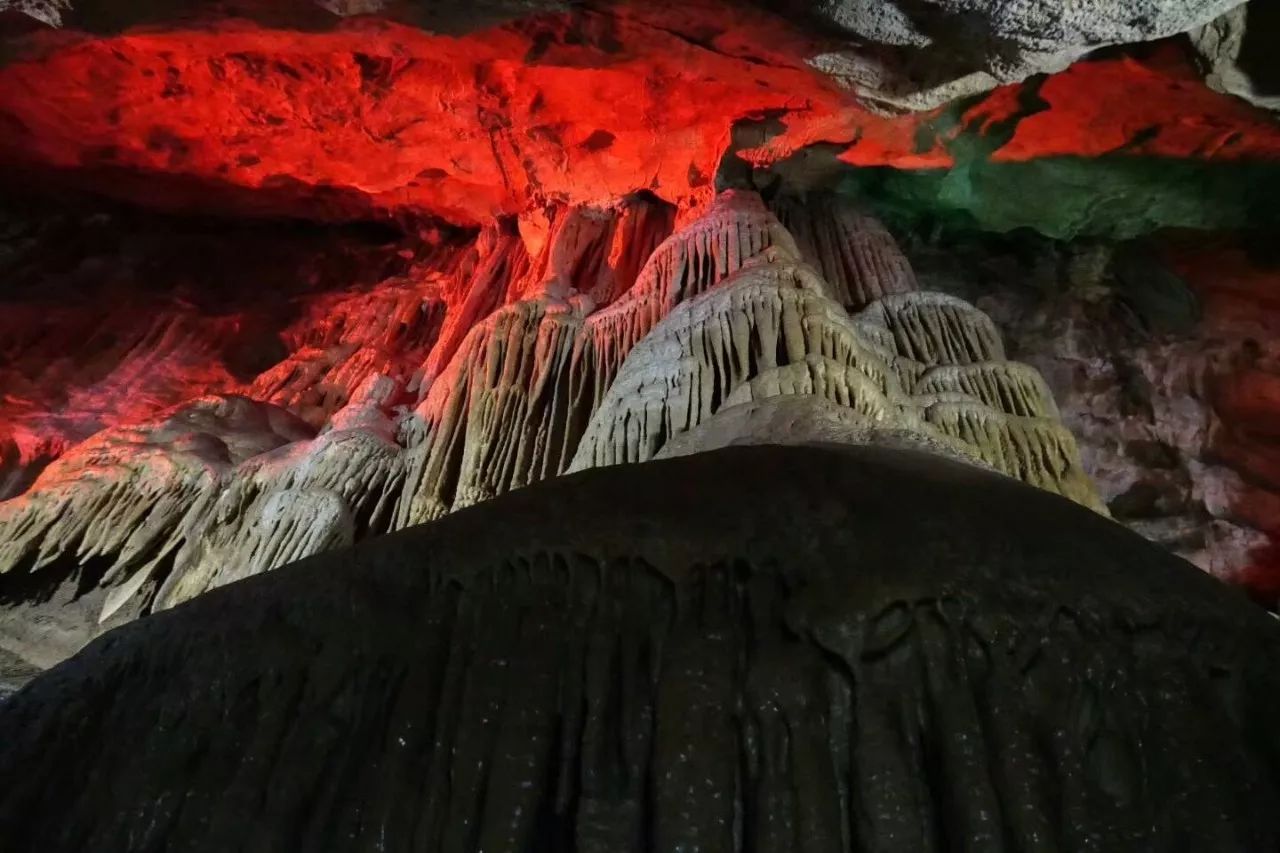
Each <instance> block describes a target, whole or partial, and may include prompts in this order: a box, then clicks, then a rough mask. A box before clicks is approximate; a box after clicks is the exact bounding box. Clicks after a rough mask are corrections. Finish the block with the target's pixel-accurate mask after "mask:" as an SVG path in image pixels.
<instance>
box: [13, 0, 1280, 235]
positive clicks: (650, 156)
mask: <svg viewBox="0 0 1280 853" xmlns="http://www.w3.org/2000/svg"><path fill="white" fill-rule="evenodd" d="M801 5H802V6H803V8H799V7H797V5H796V4H780V3H773V4H770V3H729V2H721V0H697V2H689V3H666V2H657V3H639V2H617V3H604V2H599V3H541V2H526V3H517V2H494V3H485V2H481V3H452V2H447V3H409V2H400V3H396V2H374V0H370V2H339V1H338V0H334V2H314V3H312V2H303V0H293V2H287V3H265V2H224V3H211V2H197V1H196V0H190V1H189V2H176V0H173V1H172V2H166V0H155V2H150V3H139V2H132V3H123V4H119V3H112V4H107V3H101V2H64V0H43V1H42V0H5V2H0V15H3V21H4V22H5V24H4V25H3V29H0V32H3V33H4V34H5V37H4V40H3V49H2V54H0V55H3V57H4V59H3V65H2V66H0V128H3V133H0V166H3V167H4V170H5V172H6V173H7V174H8V175H10V176H14V175H19V176H21V177H22V178H24V179H26V180H29V181H30V180H34V181H37V182H39V183H40V184H41V185H54V184H60V183H62V184H68V183H69V184H73V185H74V186H76V187H78V188H89V189H92V190H94V191H97V192H101V193H105V194H109V195H112V196H116V197H119V198H124V199H128V200H130V201H134V202H140V203H143V204H145V205H149V206H155V207H162V208H167V209H176V210H191V209H199V210H201V211H203V212H208V211H215V210H216V211H222V212H226V213H233V214H237V215H240V214H256V215H274V216H281V215H283V216H293V217H300V218H305V219H312V220H360V219H381V220H390V221H404V220H405V219H412V218H420V217H424V216H434V217H440V218H443V219H445V220H447V221H449V222H452V223H455V224H462V225H479V224H483V223H485V222H487V221H488V220H489V219H490V218H491V217H493V216H494V215H498V214H520V213H525V212H527V211H530V210H533V209H536V208H539V207H545V206H547V205H550V204H557V203H595V204H599V203H607V202H609V201H611V200H612V199H615V198H617V197H619V196H621V195H623V194H626V193H628V192H632V191H636V190H648V191H651V192H653V193H655V194H656V195H658V196H659V197H660V198H662V199H664V200H665V201H668V202H670V203H672V204H674V205H676V207H677V209H678V210H679V211H680V215H681V218H682V219H683V218H686V217H687V216H689V215H691V214H696V212H697V210H698V208H699V207H700V206H703V205H705V204H706V203H707V202H708V200H709V199H710V198H711V197H712V196H713V195H714V192H715V190H716V189H717V184H722V185H723V184H726V183H729V184H733V183H741V182H742V181H744V180H747V181H754V182H755V183H757V184H758V185H761V186H768V185H769V184H770V183H771V182H776V181H778V180H782V181H784V182H785V183H787V184H791V185H800V184H820V185H824V186H831V185H836V184H840V183H842V182H843V183H847V184H849V185H850V186H849V189H850V190H851V191H857V192H860V193H862V194H864V195H869V196H872V197H876V198H882V199H884V200H885V202H886V203H888V204H890V205H895V206H897V207H900V208H905V209H907V210H913V209H922V208H927V209H930V210H933V211H942V212H944V213H946V214H948V215H952V216H954V217H956V218H959V219H961V220H964V221H967V222H972V223H973V224H976V225H977V226H978V227H981V228H985V229H991V230H1007V229H1010V228H1016V227H1019V226H1031V227H1034V228H1038V229H1039V230H1041V231H1044V232H1045V233H1051V234H1059V235H1066V236H1071V235H1075V234H1081V233H1084V234H1088V233H1098V234H1115V233H1141V232H1143V231H1146V230H1150V229H1152V228H1155V227H1160V226H1162V225H1181V226H1192V227H1203V226H1208V227H1214V226H1219V225H1225V226H1228V227H1238V226H1240V225H1241V224H1244V223H1249V222H1251V221H1253V220H1256V219H1258V218H1266V217H1271V216H1274V215H1275V211H1274V206H1273V205H1269V204H1268V203H1267V199H1269V198H1270V197H1271V195H1272V193H1274V192H1275V191H1276V189H1277V179H1276V177H1275V175H1274V173H1273V172H1272V171H1271V168H1270V164H1271V163H1272V161H1274V159H1275V155H1276V153H1277V152H1278V151H1280V127H1277V125H1276V123H1275V122H1274V120H1273V118H1272V115H1271V114H1270V113H1269V112H1268V111H1267V110H1266V109H1265V104H1266V87H1267V85H1269V83H1268V80H1267V77H1266V74H1265V73H1263V72H1262V71H1257V70H1254V71H1253V74H1254V77H1253V78H1250V77H1249V76H1248V72H1247V71H1246V70H1245V68H1246V66H1245V65H1243V64H1242V63H1243V61H1244V60H1242V59H1240V56H1241V55H1244V54H1248V55H1249V56H1252V55H1254V54H1256V53H1257V52H1258V51H1257V48H1256V47H1253V48H1250V49H1249V51H1246V50H1245V48H1246V47H1248V44H1246V37H1245V36H1246V35H1248V33H1249V32H1250V31H1249V30H1248V29H1247V27H1246V24H1247V23H1248V22H1249V21H1248V16H1249V15H1251V14H1252V13H1250V12H1249V11H1248V10H1247V9H1243V8H1241V9H1236V10H1234V11H1233V10H1232V8H1231V7H1232V6H1233V4H1232V3H1230V2H1222V0H1214V2H1209V0H1179V1H1178V2H1172V0H1167V2H1154V1H1153V0H1144V2H1126V3H1110V2H1099V3H1084V4H1071V5H1069V6H1064V5H1063V4H1059V3H1056V2H1047V0H1046V2H1037V3H1025V4H1018V5H1017V6H1015V7H1009V6H1008V4H997V3H985V2H965V3H960V2H915V3H908V2H901V3H880V2H875V3H867V2H843V3H812V4H801ZM1255 5H1256V4H1255ZM1227 13H1230V15H1228V16H1227V17H1225V18H1224V17H1222V16H1223V15H1227ZM1252 17H1255V18H1256V17H1258V16H1256V15H1255V16H1252ZM1210 24H1212V26H1211V27H1208V28H1206V25H1210ZM1259 26H1261V24H1259ZM1188 33H1191V36H1188V35H1187V34H1188ZM1252 38H1253V39H1254V41H1256V39H1257V38H1258V37H1257V36H1256V35H1255V36H1252ZM1115 45H1127V46H1123V47H1115ZM1077 60H1078V61H1077ZM1237 60H1239V61H1237ZM851 63H852V64H851ZM1073 63H1074V64H1073ZM855 66H856V67H855ZM1249 67H1250V68H1252V66H1249ZM1255 78H1256V85H1254V86H1253V88H1252V89H1250V90H1249V92H1246V94H1251V95H1252V96H1253V97H1254V99H1255V100H1256V101H1257V102H1258V103H1260V104H1262V105H1263V106H1258V105H1256V104H1251V103H1249V102H1248V100H1246V99H1245V98H1241V97H1237V96H1235V95H1230V94H1226V93H1225V92H1224V91H1217V90H1215V88H1214V87H1216V88H1217V89H1218V90H1225V91H1236V92H1238V93H1239V92H1241V91H1243V90H1244V88H1247V86H1246V85H1245V84H1248V83H1249V81H1250V80H1251V79H1255ZM1241 81H1244V82H1243V83H1242V82H1241ZM1166 166H1168V168H1169V170H1172V171H1171V172H1169V173H1170V174H1176V180H1169V181H1162V180H1160V179H1159V178H1153V177H1152V172H1153V170H1155V171H1157V172H1159V173H1160V174H1162V175H1163V174H1165V173H1166V171H1167V170H1166V169H1165V167H1166ZM1011 186H1022V187H1027V186H1032V187H1036V188H1038V189H1039V190H1040V191H1041V192H1045V193H1056V197H1058V198H1060V199H1063V201H1064V203H1063V204H1060V205H1055V206H1054V207H1055V209H1046V207H1047V206H1046V207H1038V206H1036V205H1010V204H1008V203H1007V201H1006V199H1005V198H1003V197H1007V196H1008V195H1009V190H1010V187H1011ZM1063 190H1066V191H1068V192H1069V194H1074V195H1071V197H1066V198H1064V197H1063V195H1062V191H1063ZM1188 195H1190V196H1193V197H1194V198H1195V200H1196V204H1194V205H1189V204H1188V203H1187V202H1186V197H1187V196H1188ZM1097 199H1102V202H1101V203H1098V202H1097V201H1096V200H1097ZM1135 199H1137V201H1135ZM1193 208H1194V209H1193Z"/></svg>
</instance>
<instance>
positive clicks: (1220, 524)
mask: <svg viewBox="0 0 1280 853" xmlns="http://www.w3.org/2000/svg"><path fill="white" fill-rule="evenodd" d="M910 253H911V255H912V257H913V260H914V261H915V262H916V264H917V267H918V268H919V269H920V270H921V278H922V280H923V281H925V282H927V283H928V284H929V286H932V287H936V288H939V289H942V290H945V291H948V292H953V293H957V294H960V295H964V296H967V297H968V298H971V299H974V301H975V302H976V304H978V305H981V306H982V307H983V308H984V309H985V310H987V311H988V312H989V313H990V314H991V315H992V317H993V318H995V319H996V321H997V322H998V323H999V324H1000V326H1001V328H1003V329H1004V330H1005V331H1006V336H1007V337H1006V341H1007V343H1008V346H1009V349H1010V353H1011V354H1012V355H1014V356H1015V357H1017V358H1020V359H1022V360H1025V361H1027V362H1028V363H1030V364H1033V365H1035V366H1036V367H1037V368H1038V369H1039V371H1040V372H1041V374H1042V375H1043V376H1044V378H1045V379H1046V381H1047V382H1048V383H1049V386H1050V387H1051V388H1052V390H1053V394H1054V397H1055V399H1056V400H1057V401H1058V403H1059V405H1060V407H1061V409H1062V413H1063V419H1064V422H1065V423H1067V424H1068V425H1069V426H1070V428H1071V429H1072V431H1073V432H1074V433H1075V435H1076V436H1077V438H1078V439H1079V442H1080V447H1081V453H1082V457H1083V460H1084V466H1085V469H1086V470H1087V471H1088V472H1089V473H1090V475H1091V476H1092V477H1093V479H1094V482H1095V483H1097V485H1098V488H1099V491H1100V492H1101V494H1102V497H1103V499H1104V500H1105V501H1106V503H1107V505H1108V507H1109V508H1110V510H1111V514H1112V516H1113V517H1114V518H1115V519H1116V520H1118V521H1120V522H1122V523H1124V524H1126V525H1128V526H1129V527H1131V528H1132V529H1134V530H1137V531H1138V532H1139V533H1142V534H1143V535H1144V536H1147V537H1148V538H1150V539H1152V540H1153V541H1156V542H1159V543H1160V544H1162V545H1164V546H1165V547H1167V548H1169V549H1170V550H1173V551H1174V552H1176V553H1178V554H1181V555H1183V556H1185V557H1187V558H1188V559H1190V560H1192V561H1193V562H1195V563H1196V564H1197V565H1199V566H1201V567H1202V568H1204V569H1206V570H1208V571H1210V572H1212V573H1213V574H1215V575H1217V576H1219V577H1222V578H1224V579H1226V580H1230V581H1234V582H1238V583H1242V584H1244V585H1246V586H1247V587H1249V588H1250V589H1251V590H1252V591H1253V593H1254V594H1255V595H1256V596H1257V597H1258V598H1259V600H1260V601H1263V602H1264V603H1266V604H1267V605H1268V606H1273V607H1274V606H1275V605H1276V603H1277V601H1280V564H1278V563H1277V559H1276V557H1277V550H1276V542H1277V537H1278V536H1280V512H1278V511H1277V510H1280V504H1277V499H1276V498H1277V493H1278V492H1280V479H1278V478H1277V476H1276V475H1277V470H1278V469H1277V467H1276V465H1275V461H1274V460H1275V459H1276V458H1277V456H1276V454H1277V450H1278V447H1277V441H1276V438H1277V429H1276V424H1277V423H1280V407H1277V400H1278V399H1280V398H1278V397H1277V394H1276V391H1275V389H1276V385H1277V379H1276V377H1277V375H1278V374H1280V370H1278V369H1277V368H1278V366H1280V361H1278V360H1277V356H1278V351H1277V349H1276V343H1275V342H1276V340H1277V329H1280V302H1277V294H1278V293H1280V263H1277V260H1278V259H1277V257H1276V255H1275V253H1274V251H1273V250H1272V249H1271V248H1270V241H1269V240H1268V239H1267V238H1266V237H1265V236H1262V235H1257V236H1254V237H1249V236H1247V235H1244V236H1239V237H1217V238H1214V237H1209V236H1205V235H1197V234H1193V233H1183V234H1171V235H1167V236H1165V237H1162V238H1158V239H1147V240H1141V241H1135V242H1127V243H1119V244H1115V243H1107V242H1099V241H1083V242H1076V243H1055V242H1053V241H1048V240H1044V239H1042V238H1035V237H1032V236H1029V235H1022V236H1020V237H1012V238H994V237H986V238H982V237H979V236H977V235H972V234H971V235H968V236H967V237H962V238H957V239H954V240H951V239H944V240H943V242H942V243H941V244H938V243H933V244H931V243H929V242H928V241H924V240H919V241H915V242H913V243H912V246H911V251H910Z"/></svg>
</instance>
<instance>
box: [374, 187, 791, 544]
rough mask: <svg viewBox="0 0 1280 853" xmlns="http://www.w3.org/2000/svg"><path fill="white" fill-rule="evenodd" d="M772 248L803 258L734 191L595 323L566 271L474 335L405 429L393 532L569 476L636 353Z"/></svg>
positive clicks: (656, 257)
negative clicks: (689, 305) (683, 307)
mask: <svg viewBox="0 0 1280 853" xmlns="http://www.w3.org/2000/svg"><path fill="white" fill-rule="evenodd" d="M560 233H561V234H563V233H564V232H563V231H561V232H560ZM575 239H576V235H575ZM774 245H780V246H783V247H784V248H785V250H786V251H789V252H792V253H794V251H795V249H794V242H793V241H792V239H791V236H790V235H789V234H788V233H787V232H786V230H785V229H783V228H782V226H781V225H780V224H779V223H778V221H777V219H776V218H774V216H773V215H772V214H770V213H769V212H768V211H767V210H766V209H765V207H764V205H763V204H762V202H761V201H760V199H759V197H758V196H754V195H753V194H747V193H734V192H728V193H725V194H723V195H721V196H720V197H719V198H718V199H717V201H716V204H715V205H713V206H712V207H711V208H710V209H709V210H708V211H707V212H706V213H705V214H704V215H703V216H702V217H700V218H699V219H697V220H695V221H694V222H692V223H691V224H690V225H689V226H687V227H686V228H684V229H682V230H681V231H679V232H678V233H676V234H673V235H672V236H671V237H669V238H668V239H667V240H665V241H664V242H662V243H661V244H660V245H659V246H658V247H657V248H656V249H655V250H654V251H653V253H652V255H650V257H649V259H648V260H647V261H646V262H645V265H644V267H643V269H641V271H640V273H639V275H638V276H637V278H636V280H635V283H634V285H632V286H631V287H630V288H629V289H628V290H627V291H626V293H624V294H623V295H622V296H621V297H620V298H618V299H617V300H616V301H615V302H613V304H611V305H609V306H607V307H605V308H603V309H601V310H599V311H596V312H594V313H591V311H592V308H593V307H594V301H593V300H592V298H591V297H590V296H589V295H587V294H584V293H580V292H578V291H577V289H576V288H574V287H571V286H569V283H568V282H567V281H566V280H565V274H564V273H563V272H561V273H559V274H554V275H552V276H551V278H550V279H549V280H548V281H546V282H544V284H543V289H542V292H541V293H540V294H535V295H533V296H532V297H531V298H527V299H525V300H522V301H520V302H516V303H513V304H512V305H510V306H507V307H506V308H503V309H501V310H500V311H498V312H495V313H494V314H493V315H491V316H490V317H489V318H487V319H486V320H485V321H484V322H483V323H480V324H478V325H476V326H475V327H474V328H472V329H471V331H470V332H469V333H468V334H467V337H466V339H465V340H464V341H463V342H462V344H461V345H460V346H459V349H458V352H457V354H456V355H455V356H454V357H453V359H452V361H451V362H450V364H449V366H448V367H447V368H445V370H444V371H443V373H442V374H441V376H440V377H439V378H438V379H436V380H435V381H434V382H433V384H432V385H431V389H430V392H429V393H428V394H427V396H426V398H425V399H424V400H423V401H422V403H421V404H420V405H419V406H418V408H417V409H416V411H415V413H414V418H413V420H412V422H411V423H410V424H409V425H408V427H407V444H408V445H409V450H408V452H407V454H406V455H407V463H406V464H407V481H406V488H405V492H404V495H403V496H402V497H401V500H400V504H399V508H398V510H397V526H406V525H409V524H415V523H420V522H422V521H427V520H430V519H433V518H437V517H439V516H440V515H442V514H444V513H446V512H449V511H450V510H452V509H455V508H458V507H462V506H469V505H470V504H473V503H477V502H479V501H481V500H486V499H488V498H491V497H493V496H495V495H498V494H502V493H503V492H506V491H509V490H511V489H513V488H519V487H521V486H525V485H528V484H529V483H532V482H537V481H538V480H541V479H545V478H547V477H553V476H556V475H557V474H560V473H563V472H564V471H565V470H566V469H567V468H568V466H569V463H570V460H571V459H572V458H573V455H574V453H575V451H576V450H577V447H578V444H579V441H580V440H581V437H582V430H583V428H584V427H585V425H586V422H587V420H588V419H589V418H590V417H591V415H592V413H593V412H594V411H595V410H596V408H597V406H598V405H599V404H600V401H601V399H602V398H603V397H604V395H605V393H606V391H608V389H609V388H610V387H611V385H612V384H613V380H614V376H615V375H616V373H617V371H618V368H619V366H620V365H621V363H622V361H623V358H624V357H626V355H627V353H628V352H630V351H631V349H632V348H633V347H634V346H635V345H636V343H637V342H639V341H640V340H641V339H643V338H644V337H645V336H646V335H647V334H648V333H649V331H650V330H651V329H652V328H653V326H654V324H656V323H657V322H658V321H659V320H661V318H663V317H664V316H666V315H667V313H668V312H670V311H671V310H672V309H673V308H674V307H675V306H676V305H677V304H679V303H680V302H681V301H682V300H684V299H689V298H691V297H693V296H696V295H697V294H699V293H702V292H704V291H705V290H707V289H708V288H711V287H712V286H713V285H715V284H716V283H717V282H718V281H720V280H721V279H723V278H725V277H726V276H728V275H730V274H731V273H733V272H735V271H736V270H738V269H739V268H740V267H741V266H742V265H743V264H744V263H745V262H747V261H748V260H750V259H751V258H752V257H753V256H755V255H757V254H759V253H760V252H763V251H765V250H766V249H768V248H769V247H771V246H774ZM550 251H552V252H556V251H557V248H556V247H555V246H554V244H553V245H552V247H551V249H550ZM559 265H560V266H561V268H564V267H566V266H569V265H568V264H566V263H565V262H564V261H561V262H559Z"/></svg>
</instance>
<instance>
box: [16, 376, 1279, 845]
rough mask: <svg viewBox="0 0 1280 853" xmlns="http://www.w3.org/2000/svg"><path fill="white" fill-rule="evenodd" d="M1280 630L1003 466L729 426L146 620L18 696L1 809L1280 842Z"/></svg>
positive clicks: (403, 823) (550, 826)
mask: <svg viewBox="0 0 1280 853" xmlns="http://www.w3.org/2000/svg"><path fill="white" fill-rule="evenodd" d="M791 399H792V401H798V400H799V399H801V398H791ZM1278 656H1280V626H1278V625H1277V623H1276V622H1275V620H1273V619H1271V618H1270V617H1269V616H1267V614H1266V613H1264V612H1263V611H1262V610H1261V609H1259V608H1256V607H1254V606H1253V605H1251V604H1250V603H1249V602H1247V601H1246V600H1244V599H1243V598H1242V597H1240V596H1237V595H1236V594H1235V593H1234V592H1233V591H1231V590H1228V589H1226V588H1225V587H1223V586H1222V585H1221V584H1219V583H1217V582H1216V581H1214V580H1213V579H1212V578H1210V577H1208V576H1206V575H1204V574H1203V573H1201V572H1199V571H1197V570H1196V569H1194V568H1193V567H1192V566H1190V565H1188V564H1186V563H1184V562H1182V561H1180V560H1178V559H1177V558H1175V557H1173V556H1171V555H1169V554H1167V553H1164V552H1163V551H1161V550H1160V549H1158V548H1157V547H1156V546H1153V545H1151V544H1149V543H1147V542H1145V541H1143V540H1142V539H1141V538H1139V537H1138V536H1136V535H1135V534H1133V533H1131V532H1130V531H1127V530H1124V529H1123V528H1121V527H1120V526H1119V525H1115V524H1112V523H1111V522H1109V521H1107V520H1106V519H1103V518H1101V517H1099V516H1097V515H1096V514H1094V513H1090V512H1088V511H1086V510H1084V509H1082V508H1080V507H1076V506H1072V505H1071V504H1070V503H1069V502H1067V501H1064V500H1061V499H1058V498H1055V497H1053V496H1050V495H1046V494H1044V493H1042V492H1039V491H1037V490H1035V489H1032V488H1029V487H1027V486H1025V485H1024V484H1021V483H1018V482H1015V481H1013V480H1010V479H1009V478H1007V477H1000V476H996V475H993V474H990V473H988V472H983V471H980V470H978V469H976V468H974V467H973V466H971V465H963V464H957V463H954V462H951V461H949V460H946V459H940V458H938V457H937V456H934V455H931V454H922V453H919V452H918V451H917V452H910V451H903V450H891V449H887V448H883V447H851V446H847V445H846V446H843V447H840V446H837V447H832V446H830V445H828V446H824V447H812V446H806V447H794V446H792V447H780V446H765V447H729V448H725V449H720V450H715V451H712V452H702V453H696V454H694V455H691V456H684V457H681V458H675V459H666V460H661V461H654V462H649V463H646V464H644V465H631V466H614V467H609V468H602V469H596V470H591V471H584V472H582V473H580V474H576V475H572V476H568V477H561V478H555V479H552V480H550V481H548V482H545V483H541V484H538V485H535V486H533V487H531V488H529V489H524V490H520V491H517V492H513V493H511V494H507V495H504V496H501V497H499V498H497V499H495V500H493V501H490V502H488V503H487V504H485V505H483V506H479V507H473V508H471V509H469V510H466V511H463V512H460V513H456V514H454V515H452V516H450V517H448V518H445V519H441V520H440V521H438V522H436V523H433V524H430V525H425V526H422V527H418V528H415V529H413V530H406V531H402V532H400V533H397V534H393V535H391V536H388V537H384V538H382V539H380V540H375V541H370V542H366V543H363V544H362V545H360V546H357V548H356V549H354V550H342V551H338V552H334V553H329V554H324V555H321V556H318V557H314V558H311V559H309V560H306V561H304V562H302V563H299V564H297V565H294V566H291V567H286V568H284V569H281V570H279V571H276V572H272V573H270V574H269V575H265V576H262V577H258V578H251V579H249V580H247V581H245V582H242V583H239V584H233V585H231V586H227V587H225V588H222V589H219V590H215V591H213V592H211V593H209V594H207V595H204V596H201V597H199V598H198V599H196V600H194V601H192V602H189V603H188V604H186V605H185V606H183V607H181V608H176V609H174V610H171V611H167V612H164V613H159V614H155V615H153V616H151V617H149V618H147V619H144V620H139V621H137V622H135V623H132V624H130V625H126V626H124V627H123V628H121V629H119V630H117V631H116V632H114V633H113V634H111V635H110V636H109V637H105V638H103V639H101V640H99V641H98V642H97V643H95V644H94V645H93V646H91V647H90V648H89V649H86V650H85V651H84V652H83V653H82V654H80V655H79V656H77V657H76V658H75V659H73V660H72V661H69V662H68V663H66V664H64V665H63V666H61V667H60V668H58V669H57V670H56V671H54V672H50V673H47V674H45V675H44V676H42V677H39V678H37V679H36V680H35V681H34V682H33V683H32V684H31V685H29V686H28V687H27V688H26V689H25V690H23V691H22V692H20V693H18V694H16V695H14V696H12V697H10V698H9V699H7V700H5V701H3V702H0V731H3V732H4V735H5V736H4V737H3V738H0V826H2V827H4V830H5V831H4V841H5V848H6V850H12V851H14V853H35V851H40V853H82V851H86V850H92V851H94V853H132V852H133V851H137V850H209V851H214V850H218V851H221V850H234V849H261V850H308V851H317V853H321V852H322V851H333V853H339V852H340V851H342V853H347V851H353V850H370V851H383V850H385V851H410V850H433V851H434V850H439V851H456V853H473V851H496V850H504V851H532V850H556V851H565V853H595V851H610V853H656V851H673V850H708V851H710V850H715V851H723V853H745V851H763V850H776V851H818V853H827V851H831V852H832V853H835V851H850V853H882V851H893V853H942V851H950V850H957V849H965V850H982V851H996V850H1008V851H1011V853H1014V852H1016V853H1039V851H1051V850H1052V851H1057V850H1061V851H1068V850H1069V851H1078V850H1093V851H1098V853H1129V851H1133V850H1135V849H1141V850H1148V851H1152V853H1174V851H1190V853H1220V852H1221V851H1232V853H1237V851H1238V853H1267V851H1273V850H1276V849H1278V848H1280V825H1278V824H1277V821H1276V820H1275V817H1274V811H1275V804H1276V802H1277V801H1278V800H1280V734H1277V731H1276V727H1275V725H1274V714H1275V707H1276V705H1277V703H1280V674H1278V673H1277V671H1276V668H1275V666H1274V661H1275V660H1276V658H1277V657H1278ZM69 791H70V792H74V796H69V795H67V793H66V792H69Z"/></svg>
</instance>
